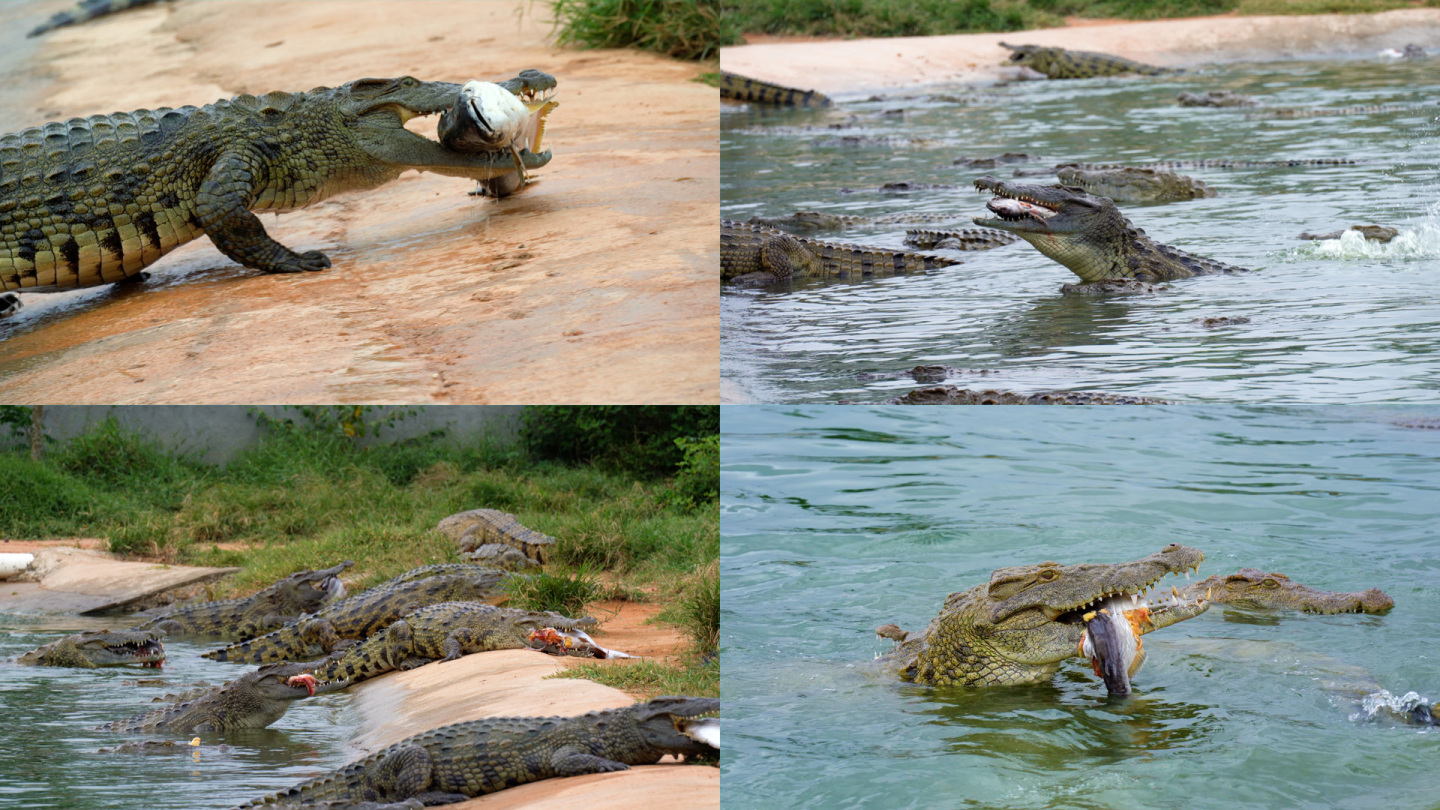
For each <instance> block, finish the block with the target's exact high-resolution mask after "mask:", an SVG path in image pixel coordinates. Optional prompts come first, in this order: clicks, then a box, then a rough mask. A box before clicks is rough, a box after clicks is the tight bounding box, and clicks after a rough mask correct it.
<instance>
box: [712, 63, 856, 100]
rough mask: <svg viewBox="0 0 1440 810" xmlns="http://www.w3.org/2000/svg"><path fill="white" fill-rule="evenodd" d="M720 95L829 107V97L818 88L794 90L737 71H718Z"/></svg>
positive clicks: (735, 98)
mask: <svg viewBox="0 0 1440 810" xmlns="http://www.w3.org/2000/svg"><path fill="white" fill-rule="evenodd" d="M720 97H721V98H728V99H730V100H731V101H746V102H749V103H751V104H765V105H768V106H773V107H829V106H831V105H832V104H834V102H833V101H831V100H830V97H829V96H827V95H825V94H824V93H821V92H819V91H818V90H796V89H795V88H793V87H784V86H782V85H778V84H771V83H770V82H762V81H760V80H759V79H751V78H747V77H745V76H741V75H739V74H738V73H728V72H725V71H721V72H720Z"/></svg>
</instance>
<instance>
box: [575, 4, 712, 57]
mask: <svg viewBox="0 0 1440 810" xmlns="http://www.w3.org/2000/svg"><path fill="white" fill-rule="evenodd" d="M551 8H552V9H553V11H554V13H555V26H556V28H557V29H558V30H559V34H558V35H557V37H556V40H557V41H558V42H559V43H560V44H561V45H579V46H581V47H584V48H639V49H641V50H644V51H654V52H655V53H662V54H665V55H666V56H673V57H675V58H676V59H689V60H694V61H701V60H705V59H713V58H715V57H717V56H718V55H719V54H718V50H719V47H720V42H719V38H718V37H717V32H718V31H719V26H720V3H719V0H552V2H551Z"/></svg>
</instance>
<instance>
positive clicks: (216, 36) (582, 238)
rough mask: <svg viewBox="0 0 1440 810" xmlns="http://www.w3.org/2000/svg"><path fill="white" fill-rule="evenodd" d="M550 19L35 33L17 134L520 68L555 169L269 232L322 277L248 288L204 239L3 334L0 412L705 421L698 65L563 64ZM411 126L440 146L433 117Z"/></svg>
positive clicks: (590, 54) (28, 317)
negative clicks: (53, 409) (451, 413)
mask: <svg viewBox="0 0 1440 810" xmlns="http://www.w3.org/2000/svg"><path fill="white" fill-rule="evenodd" d="M262 7H263V13H257V8H262ZM547 9H548V6H547V5H546V4H542V3H525V2H485V3H472V2H427V3H421V4H417V3H406V2H365V3H355V2H328V1H327V2H317V1H316V0H305V1H304V2H299V1H298V0H274V1H273V2H267V3H265V4H263V6H257V4H254V3H250V2H230V1H229V0H206V2H181V3H175V4H165V5H162V6H160V7H156V8H146V9H139V10H135V11H130V12H126V13H123V14H118V15H115V16H113V17H109V18H105V19H101V20H95V21H93V22H91V23H88V24H86V25H82V26H77V27H73V28H65V29H61V30H57V31H55V32H53V33H51V34H49V35H48V36H47V40H46V42H45V45H44V47H43V48H42V49H41V51H40V53H39V64H38V65H35V66H32V68H31V69H29V70H27V71H26V75H27V76H30V77H32V79H31V80H32V81H33V80H34V79H33V77H34V76H36V75H37V74H38V75H43V76H46V77H49V78H50V79H51V81H50V82H49V84H48V86H47V87H44V88H42V92H41V93H40V94H39V96H38V97H39V98H42V99H43V101H42V102H40V103H41V105H42V106H40V107H38V108H36V109H34V110H33V111H32V114H31V119H32V120H33V122H34V123H40V122H42V121H47V120H57V119H64V118H68V117H71V116H84V115H91V114H94V113H106V112H112V111H115V110H130V109H137V108H153V107H158V106H181V105H184V104H203V103H208V102H210V101H213V100H215V99H217V98H223V97H228V96H232V95H235V94H238V93H245V92H255V93H259V92H265V91H268V90H277V89H278V90H291V91H294V90H306V89H309V88H311V87H315V86H320V85H336V84H340V83H343V82H346V81H350V80H352V79H357V78H362V77H376V76H380V77H388V76H399V75H414V76H417V77H420V78H430V79H444V80H451V81H464V80H466V79H470V78H481V79H503V78H507V77H510V76H513V75H515V74H516V73H517V72H519V71H520V70H521V69H523V68H527V67H534V68H539V69H542V70H545V71H547V72H549V73H552V74H554V75H555V76H556V77H557V78H558V79H559V80H560V95H559V96H558V98H559V100H560V104H561V106H560V108H559V109H558V110H557V111H556V112H555V113H554V114H553V115H552V116H551V118H550V126H549V128H548V130H547V145H548V146H550V147H551V148H553V150H554V152H555V158H554V160H553V162H552V163H551V164H550V165H549V166H547V167H546V168H544V169H542V170H540V172H539V177H540V181H539V183H537V184H536V185H535V186H533V187H531V188H529V189H526V190H525V191H524V192H522V193H521V194H519V195H517V196H515V197H513V198H510V199H506V200H503V201H498V202H497V201H489V200H480V199H477V198H471V197H468V196H467V195H466V192H467V191H469V190H470V188H471V186H472V184H470V183H469V182H467V181H464V180H459V179H455V178H446V177H440V176H436V175H429V174H425V175H420V174H415V173H410V174H407V175H405V176H404V177H402V178H401V179H400V180H398V181H396V182H394V183H392V184H390V185H388V186H385V187H383V188H381V189H377V190H374V191H369V192H363V193H356V194H349V195H344V196H341V197H336V198H333V199H332V200H330V201H327V202H325V203H323V204H321V205H318V206H316V207H313V208H310V209H307V210H304V211H297V212H294V213H290V214H285V215H281V216H278V217H276V216H268V215H267V216H265V217H263V220H264V223H265V227H266V228H267V229H268V230H269V231H270V233H271V235H273V236H274V237H275V238H277V239H278V240H279V241H281V242H282V243H284V244H286V245H288V246H290V247H292V248H294V249H296V250H300V251H304V250H312V249H322V250H325V251H327V252H328V253H329V255H330V257H331V260H332V261H333V262H334V267H332V268H331V269H330V270H329V271H326V272H323V273H313V274H301V275H265V274H261V273H258V272H255V271H252V270H248V269H246V268H243V267H239V266H237V265H235V264H234V263H233V262H230V261H229V260H228V259H225V258H224V257H223V256H221V255H220V253H219V252H218V251H216V250H215V249H214V247H213V246H211V245H210V243H209V241H208V240H204V239H202V240H198V241H197V242H194V243H192V244H190V245H187V246H185V247H184V248H181V249H180V250H179V251H176V253H174V254H172V255H170V256H167V257H166V258H165V259H164V260H162V262H161V263H159V264H158V265H156V266H155V267H154V268H152V269H153V271H154V273H153V278H152V280H151V281H148V282H145V283H142V284H138V285H133V286H129V285H127V286H126V288H125V289H114V288H113V287H104V288H95V289H93V290H85V291H78V292H74V293H65V294H61V295H26V296H23V297H24V300H25V304H26V307H27V309H25V310H22V311H21V313H20V315H19V316H17V318H15V319H11V322H8V323H7V322H0V401H4V402H11V403H41V402H70V403H154V402H174V403H187V404H194V403H240V402H243V403H249V402H273V403H303V402H311V403H316V402H325V403H330V402H367V403H476V402H489V403H551V402H554V403H581V402H583V403H616V402H620V403H624V402H714V401H716V399H717V396H718V395H717V379H718V368H717V367H718V357H717V345H718V322H717V296H716V281H715V279H716V272H715V267H716V264H717V263H718V261H719V258H718V245H719V236H718V233H717V228H716V221H717V217H718V214H717V210H716V200H717V198H718V194H719V160H718V152H717V124H716V120H715V104H716V102H715V98H716V93H715V90H714V89H713V88H710V87H707V86H705V85H702V84H699V83H696V82H694V81H692V79H693V78H694V77H695V76H696V75H697V73H698V68H696V67H694V66H692V65H687V64H683V63H678V62H674V61H671V60H668V59H664V58H661V57H656V56H650V55H647V54H642V53H638V52H630V51H577V50H562V49H558V48H555V47H553V46H551V45H549V44H547V37H548V35H549V33H550V22H549V20H548V19H546V18H545V17H544V15H546V14H547ZM412 128H413V129H415V130H416V131H417V132H421V133H423V134H427V135H430V136H433V134H434V119H433V118H431V119H428V120H425V119H422V120H417V121H416V122H414V123H413V124H412Z"/></svg>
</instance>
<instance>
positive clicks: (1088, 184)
mask: <svg viewBox="0 0 1440 810" xmlns="http://www.w3.org/2000/svg"><path fill="white" fill-rule="evenodd" d="M1055 174H1056V177H1057V178H1058V179H1059V180H1060V184H1061V185H1064V186H1074V187H1076V188H1081V189H1084V190H1085V191H1086V192H1088V193H1090V194H1093V195H1095V196H1096V197H1109V198H1110V199H1111V200H1113V201H1115V202H1117V203H1122V202H1175V201H1178V200H1197V199H1201V198H1204V197H1214V196H1215V189H1213V188H1211V187H1209V186H1207V185H1205V184H1204V183H1202V182H1200V181H1199V180H1196V179H1195V178H1193V177H1189V176H1187V175H1183V174H1176V173H1175V172H1172V171H1169V170H1168V169H1141V168H1137V167H1135V166H1126V167H1123V168H1119V169H1078V168H1075V167H1071V166H1067V167H1065V168H1062V169H1060V170H1059V171H1057V172H1056V173H1055Z"/></svg>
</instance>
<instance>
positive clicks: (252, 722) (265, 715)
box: [96, 663, 315, 734]
mask: <svg viewBox="0 0 1440 810" xmlns="http://www.w3.org/2000/svg"><path fill="white" fill-rule="evenodd" d="M314 666H315V664H314V663H309V664H290V663H286V664H267V665H265V666H263V667H260V668H259V669H257V670H255V671H254V672H247V673H245V674H244V675H241V676H240V677H238V678H236V679H235V680H233V681H230V682H229V683H227V684H224V685H223V686H216V687H213V688H211V689H208V690H206V691H205V692H204V693H203V694H201V695H199V696H197V697H194V698H192V699H190V700H186V701H184V702H181V703H177V704H175V705H174V706H168V707H166V708H164V709H157V710H155V711H153V712H145V713H144V714H138V715H136V716H134V717H131V718H129V719H126V720H116V721H115V722H113V723H106V724H104V725H102V726H97V727H96V730H98V731H143V732H163V733H173V734H195V733H197V732H205V731H234V730H236V729H242V728H265V727H266V726H268V725H270V724H271V723H273V722H275V721H276V720H279V719H280V717H281V716H282V715H284V714H285V711H286V710H287V709H289V708H290V704H291V703H292V702H294V701H296V700H299V699H300V698H303V697H310V696H313V695H314V694H315V678H314V677H313V676H311V675H309V674H307V670H308V669H310V668H313V667H314Z"/></svg>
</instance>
